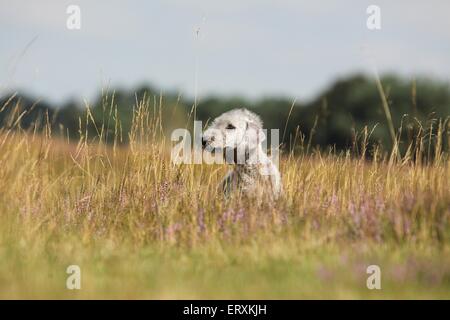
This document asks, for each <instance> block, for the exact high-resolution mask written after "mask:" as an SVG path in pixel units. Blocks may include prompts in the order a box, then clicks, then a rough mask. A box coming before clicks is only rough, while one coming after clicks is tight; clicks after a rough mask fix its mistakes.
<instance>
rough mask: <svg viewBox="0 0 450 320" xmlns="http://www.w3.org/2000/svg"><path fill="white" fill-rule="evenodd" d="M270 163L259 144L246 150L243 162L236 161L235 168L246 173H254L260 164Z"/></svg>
mask: <svg viewBox="0 0 450 320" xmlns="http://www.w3.org/2000/svg"><path fill="white" fill-rule="evenodd" d="M268 163H270V159H269V157H268V156H267V154H266V153H265V152H264V150H263V149H262V147H261V146H258V147H257V148H255V149H252V150H246V152H245V161H244V163H236V164H235V170H236V171H239V172H241V173H246V174H256V173H257V172H258V171H259V168H260V167H261V166H262V165H266V164H268Z"/></svg>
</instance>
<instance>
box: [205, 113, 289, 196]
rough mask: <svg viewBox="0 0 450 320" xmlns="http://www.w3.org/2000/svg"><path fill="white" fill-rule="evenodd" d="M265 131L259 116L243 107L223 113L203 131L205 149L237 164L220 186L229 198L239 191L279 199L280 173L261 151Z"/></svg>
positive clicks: (228, 161)
mask: <svg viewBox="0 0 450 320" xmlns="http://www.w3.org/2000/svg"><path fill="white" fill-rule="evenodd" d="M262 129H263V123H262V121H261V119H260V117H259V116H258V115H256V114H255V113H253V112H251V111H249V110H247V109H244V108H242V109H233V110H231V111H228V112H225V113H223V114H222V115H220V116H219V117H217V118H216V119H214V120H213V121H212V123H211V125H210V126H209V127H208V128H207V129H206V130H205V131H204V133H203V136H202V146H203V149H204V150H206V151H209V152H211V153H213V154H215V153H217V152H220V153H222V154H223V157H224V160H225V162H226V163H228V164H233V165H234V168H233V169H232V170H230V171H229V172H228V174H227V175H226V176H225V178H224V179H223V182H222V184H221V188H222V191H223V192H224V194H225V195H226V196H230V195H231V194H233V193H235V192H240V193H241V194H243V195H245V196H249V197H257V198H260V199H266V200H267V199H268V200H276V199H278V198H279V197H280V195H281V192H282V184H281V176H280V172H279V171H278V169H277V167H276V166H275V165H274V163H273V162H272V161H271V159H270V158H269V157H268V156H267V154H266V152H265V151H264V150H263V148H262V142H263V141H264V140H265V138H266V137H265V134H264V132H263V130H262Z"/></svg>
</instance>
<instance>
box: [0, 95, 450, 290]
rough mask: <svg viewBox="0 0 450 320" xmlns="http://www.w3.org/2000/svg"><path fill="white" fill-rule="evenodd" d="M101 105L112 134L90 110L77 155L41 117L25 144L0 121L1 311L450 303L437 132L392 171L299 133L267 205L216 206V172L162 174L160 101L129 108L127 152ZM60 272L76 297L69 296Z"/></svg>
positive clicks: (385, 163)
mask: <svg viewBox="0 0 450 320" xmlns="http://www.w3.org/2000/svg"><path fill="white" fill-rule="evenodd" d="M104 105H105V109H104V114H105V117H108V119H109V121H103V123H109V125H107V127H105V126H104V125H103V126H101V127H98V126H97V125H96V124H95V123H93V121H94V117H93V116H92V112H91V110H90V109H89V106H86V117H85V118H84V119H80V140H79V141H78V142H77V143H74V142H73V141H70V140H67V139H64V138H63V137H61V136H58V137H55V136H54V133H52V132H51V129H50V128H51V126H50V121H51V119H48V118H46V117H43V119H44V123H43V124H42V123H41V124H38V123H36V125H35V127H34V128H37V127H38V126H42V125H43V128H44V130H43V132H42V133H38V130H37V129H36V130H33V129H30V130H27V131H25V130H22V129H21V128H20V126H18V125H17V123H20V121H18V119H20V117H21V114H22V113H21V111H20V108H19V106H6V107H10V108H16V109H17V110H15V111H14V112H12V113H11V118H10V119H9V122H8V123H9V125H7V126H4V128H3V129H1V132H0V195H1V201H0V296H1V297H3V298H12V297H27V298H28V297H34V298H35V297H39V298H44V297H56V298H73V297H75V298H76V297H84V298H86V297H87V298H91V297H96V298H104V297H113V298H168V297H170V298H179V297H182V298H197V297H201V298H217V297H222V298H224V297H225V298H251V297H253V298H257V297H262V298H305V297H306V298H317V297H328V298H354V297H377V298H384V297H386V298H387V297H413V298H415V297H444V298H449V297H450V296H449V292H450V290H449V289H450V255H449V240H450V233H449V231H450V228H449V215H450V184H449V181H450V164H449V161H448V151H449V145H448V144H446V143H445V141H449V139H448V135H449V123H448V121H440V122H438V124H437V128H436V129H435V130H431V131H430V130H428V131H427V130H426V129H421V130H419V132H417V133H416V136H415V139H414V143H412V142H411V144H410V145H409V147H408V149H407V152H406V154H404V155H403V156H399V155H398V153H395V156H394V155H393V153H388V152H386V151H383V150H382V149H381V148H374V149H373V150H368V148H369V146H368V142H367V141H368V137H369V136H370V130H369V129H365V130H364V131H363V132H361V133H359V134H356V135H355V146H354V148H353V150H349V151H347V152H345V153H337V152H333V151H330V152H323V151H319V150H317V149H315V148H313V146H310V145H309V144H308V143H306V144H305V139H304V137H302V136H301V135H300V134H299V138H298V139H296V147H297V148H293V146H291V147H292V150H291V151H289V150H284V153H283V154H282V157H281V161H280V171H281V173H282V179H283V184H284V195H283V197H282V199H280V200H279V201H278V202H277V203H275V204H274V205H272V206H269V205H267V204H261V205H258V204H256V203H252V202H251V201H250V200H248V199H243V198H232V199H231V200H229V201H225V200H224V199H223V198H222V197H221V195H220V194H218V193H217V189H216V186H217V185H218V184H219V182H220V180H221V179H222V177H223V175H224V174H225V172H226V170H227V168H226V167H225V166H218V165H181V166H175V165H173V164H172V163H171V161H170V148H171V141H169V140H168V138H167V136H166V134H165V123H164V122H163V120H162V116H161V110H162V108H164V106H163V103H162V100H160V99H159V100H158V99H148V98H144V99H142V100H137V101H136V105H135V106H134V108H133V124H132V130H131V132H130V133H129V137H128V140H129V144H128V145H127V146H124V145H122V144H120V141H121V139H122V138H123V137H122V135H123V133H122V132H121V130H120V128H121V123H120V119H118V118H117V112H116V107H115V105H114V100H113V96H112V97H109V98H107V99H105V102H104ZM89 127H94V128H95V134H94V135H92V133H90V132H89V130H88V128H89ZM427 132H428V133H431V132H432V134H428V135H427ZM108 135H112V136H114V138H113V143H107V142H106V141H109V139H108ZM401 136H402V134H401V130H400V129H399V133H398V134H397V135H396V136H395V138H396V139H400V137H401ZM427 139H428V140H427ZM430 148H432V149H430ZM294 150H297V151H296V152H294ZM298 150H300V151H298ZM368 152H370V153H371V154H372V157H371V160H370V161H369V160H367V157H366V154H367V153H368ZM393 152H394V151H393ZM395 152H396V151H395ZM430 154H433V156H430ZM424 159H426V161H424ZM70 264H77V265H80V267H81V270H82V276H83V278H82V279H83V280H82V290H80V291H75V292H74V291H70V290H67V289H66V288H65V278H66V276H67V275H66V274H65V268H66V267H67V266H68V265H70ZM370 264H378V265H380V267H381V270H382V272H383V289H382V290H380V291H377V292H373V291H370V290H368V289H367V288H366V285H365V278H366V277H367V275H366V273H365V268H366V267H367V266H368V265H370Z"/></svg>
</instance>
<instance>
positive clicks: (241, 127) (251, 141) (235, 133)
mask: <svg viewBox="0 0 450 320" xmlns="http://www.w3.org/2000/svg"><path fill="white" fill-rule="evenodd" d="M264 139H265V135H264V132H263V130H262V121H261V119H260V118H259V116H258V115H256V114H255V113H253V112H251V111H248V110H247V109H234V110H231V111H228V112H225V113H224V114H222V115H221V116H219V117H217V118H216V119H214V121H213V122H212V123H211V125H210V126H209V127H208V129H207V130H206V131H205V132H204V133H203V138H202V145H203V147H204V148H205V149H206V150H207V151H213V152H214V151H220V152H223V151H224V150H233V151H234V152H251V151H252V150H254V149H256V148H258V147H259V146H260V145H261V143H262V142H263V141H264Z"/></svg>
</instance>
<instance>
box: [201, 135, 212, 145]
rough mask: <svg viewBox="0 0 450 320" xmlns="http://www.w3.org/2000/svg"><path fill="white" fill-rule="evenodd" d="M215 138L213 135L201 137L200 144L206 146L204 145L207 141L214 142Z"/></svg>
mask: <svg viewBox="0 0 450 320" xmlns="http://www.w3.org/2000/svg"><path fill="white" fill-rule="evenodd" d="M214 140H215V138H214V136H211V137H202V146H203V147H206V145H207V144H208V142H214Z"/></svg>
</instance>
